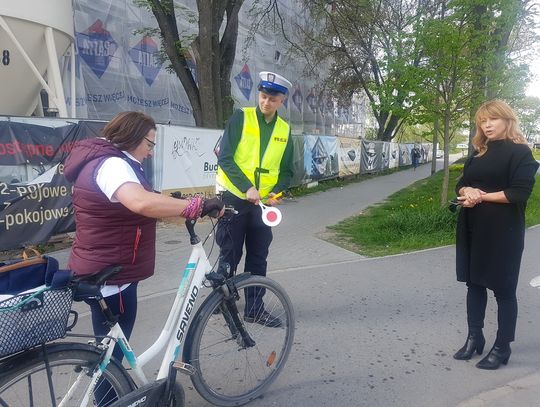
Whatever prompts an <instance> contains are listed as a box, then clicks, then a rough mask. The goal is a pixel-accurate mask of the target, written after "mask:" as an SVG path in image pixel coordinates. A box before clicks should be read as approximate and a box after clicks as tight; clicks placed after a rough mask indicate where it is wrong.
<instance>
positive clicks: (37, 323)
mask: <svg viewBox="0 0 540 407" xmlns="http://www.w3.org/2000/svg"><path fill="white" fill-rule="evenodd" d="M32 296H33V297H32ZM31 297H32V298H31ZM72 299H73V298H72V293H71V289H69V288H64V289H61V290H46V291H43V292H41V293H39V294H21V295H17V296H15V297H12V298H9V299H7V300H4V301H2V302H0V357H2V356H6V355H10V354H12V353H15V352H19V351H21V350H24V349H28V348H31V347H32V346H35V345H39V344H41V343H46V342H49V341H52V340H55V339H58V338H62V337H64V336H65V335H66V327H67V321H68V317H69V311H70V309H71V302H72Z"/></svg>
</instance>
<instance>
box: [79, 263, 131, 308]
mask: <svg viewBox="0 0 540 407" xmlns="http://www.w3.org/2000/svg"><path fill="white" fill-rule="evenodd" d="M120 271H122V266H116V265H112V266H107V267H104V268H103V269H101V270H100V271H98V272H97V273H96V274H91V275H87V276H77V277H75V278H73V280H72V283H73V285H74V290H73V300H74V301H83V300H87V299H91V298H96V297H99V296H100V295H101V291H100V289H101V286H102V285H103V284H105V282H106V281H107V280H110V279H111V278H112V277H114V276H115V275H116V274H118V273H119V272H120Z"/></svg>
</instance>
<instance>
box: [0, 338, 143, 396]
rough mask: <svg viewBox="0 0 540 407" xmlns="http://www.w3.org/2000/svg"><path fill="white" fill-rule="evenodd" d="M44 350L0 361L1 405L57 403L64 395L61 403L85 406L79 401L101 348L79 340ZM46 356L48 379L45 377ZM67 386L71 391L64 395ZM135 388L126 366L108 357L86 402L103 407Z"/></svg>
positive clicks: (51, 346) (98, 358) (49, 346)
mask: <svg viewBox="0 0 540 407" xmlns="http://www.w3.org/2000/svg"><path fill="white" fill-rule="evenodd" d="M46 351H47V358H45V355H44V353H43V350H42V349H40V348H36V349H35V350H33V351H30V352H25V353H23V354H21V355H20V356H15V357H12V358H10V359H8V360H6V361H3V363H1V364H0V369H1V370H2V372H1V373H0V406H2V407H7V406H9V407H21V406H29V407H38V406H39V407H41V406H44V407H45V406H47V407H49V406H57V405H59V404H60V403H61V402H62V400H63V399H65V400H63V401H64V404H62V406H66V407H68V406H83V407H85V406H84V405H83V404H81V401H82V398H83V396H84V394H85V392H86V389H87V388H88V386H89V385H90V381H91V372H92V370H93V368H94V367H95V366H96V364H97V363H99V360H100V357H101V352H100V351H99V350H98V349H96V348H95V347H93V346H89V345H85V344H79V343H58V344H51V345H46ZM46 359H47V362H48V364H49V368H50V373H51V383H49V380H48V379H47V369H46ZM49 384H51V386H49ZM74 386H75V387H74ZM69 389H72V394H71V395H70V397H65V396H66V394H67V393H68V391H69ZM134 389H135V386H134V384H133V381H132V380H131V378H130V377H129V375H128V373H127V372H126V370H125V369H124V368H123V367H122V366H121V365H120V364H119V363H118V362H116V361H114V360H111V362H110V363H109V365H108V366H107V369H105V371H104V372H103V375H102V378H101V379H100V380H99V381H98V384H97V385H96V388H95V390H94V392H93V394H92V395H91V397H90V400H89V402H88V404H87V405H88V406H100V407H106V406H108V405H109V404H111V403H112V402H114V401H116V400H117V399H118V398H119V397H121V396H123V395H125V394H127V393H129V392H130V391H132V390H134ZM53 400H54V402H53Z"/></svg>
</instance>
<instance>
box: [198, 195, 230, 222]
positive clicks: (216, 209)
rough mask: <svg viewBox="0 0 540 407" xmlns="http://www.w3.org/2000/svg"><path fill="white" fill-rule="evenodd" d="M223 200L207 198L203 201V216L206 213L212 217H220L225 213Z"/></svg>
mask: <svg viewBox="0 0 540 407" xmlns="http://www.w3.org/2000/svg"><path fill="white" fill-rule="evenodd" d="M224 206H225V205H224V204H223V202H222V201H221V200H220V199H218V198H212V199H205V200H204V202H203V209H202V212H201V218H203V217H205V216H206V215H208V216H210V217H211V218H220V217H222V216H223V214H224V213H225V208H224Z"/></svg>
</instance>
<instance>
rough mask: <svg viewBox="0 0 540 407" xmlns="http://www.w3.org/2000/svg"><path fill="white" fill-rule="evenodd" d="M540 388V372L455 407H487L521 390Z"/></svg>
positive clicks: (481, 394)
mask: <svg viewBox="0 0 540 407" xmlns="http://www.w3.org/2000/svg"><path fill="white" fill-rule="evenodd" d="M538 387H540V372H537V373H533V374H531V375H529V376H525V377H522V378H521V379H517V380H513V381H511V382H509V383H507V384H505V385H504V386H501V387H498V388H496V389H492V390H488V391H485V392H483V393H480V394H477V395H476V396H474V397H471V398H470V399H468V400H464V401H462V402H460V403H459V404H457V405H456V406H455V407H486V406H489V405H490V403H492V402H495V401H498V400H500V399H502V398H504V397H508V396H512V395H513V394H514V393H516V392H518V391H520V390H524V389H525V390H526V389H530V388H538Z"/></svg>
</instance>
